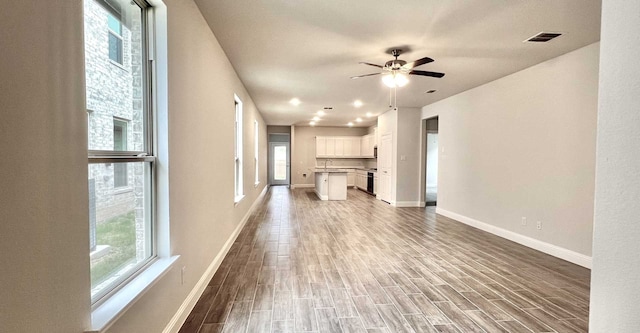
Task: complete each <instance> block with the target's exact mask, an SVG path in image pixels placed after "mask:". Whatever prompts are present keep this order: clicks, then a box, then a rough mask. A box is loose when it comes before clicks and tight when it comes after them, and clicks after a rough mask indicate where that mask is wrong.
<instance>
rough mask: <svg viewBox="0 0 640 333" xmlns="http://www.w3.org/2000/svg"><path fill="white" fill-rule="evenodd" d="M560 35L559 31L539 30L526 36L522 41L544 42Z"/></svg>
mask: <svg viewBox="0 0 640 333" xmlns="http://www.w3.org/2000/svg"><path fill="white" fill-rule="evenodd" d="M560 35H562V34H561V33H559V32H541V33H538V34H536V35H535V36H532V37H530V38H528V39H527V40H525V41H524V43H546V42H548V41H550V40H552V39H554V38H556V37H558V36H560Z"/></svg>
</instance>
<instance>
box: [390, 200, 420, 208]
mask: <svg viewBox="0 0 640 333" xmlns="http://www.w3.org/2000/svg"><path fill="white" fill-rule="evenodd" d="M391 205H392V206H395V207H424V202H422V201H394V202H392V203H391Z"/></svg>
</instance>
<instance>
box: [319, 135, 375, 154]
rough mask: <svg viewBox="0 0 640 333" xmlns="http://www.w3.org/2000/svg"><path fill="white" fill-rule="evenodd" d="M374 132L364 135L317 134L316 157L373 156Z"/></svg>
mask: <svg viewBox="0 0 640 333" xmlns="http://www.w3.org/2000/svg"><path fill="white" fill-rule="evenodd" d="M374 145H375V134H368V135H365V136H362V137H360V136H317V137H316V157H326V158H373V146H374Z"/></svg>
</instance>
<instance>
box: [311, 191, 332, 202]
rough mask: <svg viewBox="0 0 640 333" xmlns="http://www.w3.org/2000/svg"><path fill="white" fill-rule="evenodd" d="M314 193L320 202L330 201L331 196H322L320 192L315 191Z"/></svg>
mask: <svg viewBox="0 0 640 333" xmlns="http://www.w3.org/2000/svg"><path fill="white" fill-rule="evenodd" d="M313 192H315V193H316V195H317V196H318V198H319V199H320V200H329V195H322V194H320V192H318V190H314V191H313Z"/></svg>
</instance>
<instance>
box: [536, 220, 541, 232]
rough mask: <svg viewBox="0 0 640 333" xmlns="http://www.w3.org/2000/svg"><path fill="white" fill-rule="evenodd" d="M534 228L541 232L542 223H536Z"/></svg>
mask: <svg viewBox="0 0 640 333" xmlns="http://www.w3.org/2000/svg"><path fill="white" fill-rule="evenodd" d="M536 228H538V230H542V222H540V221H538V223H537V224H536Z"/></svg>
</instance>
